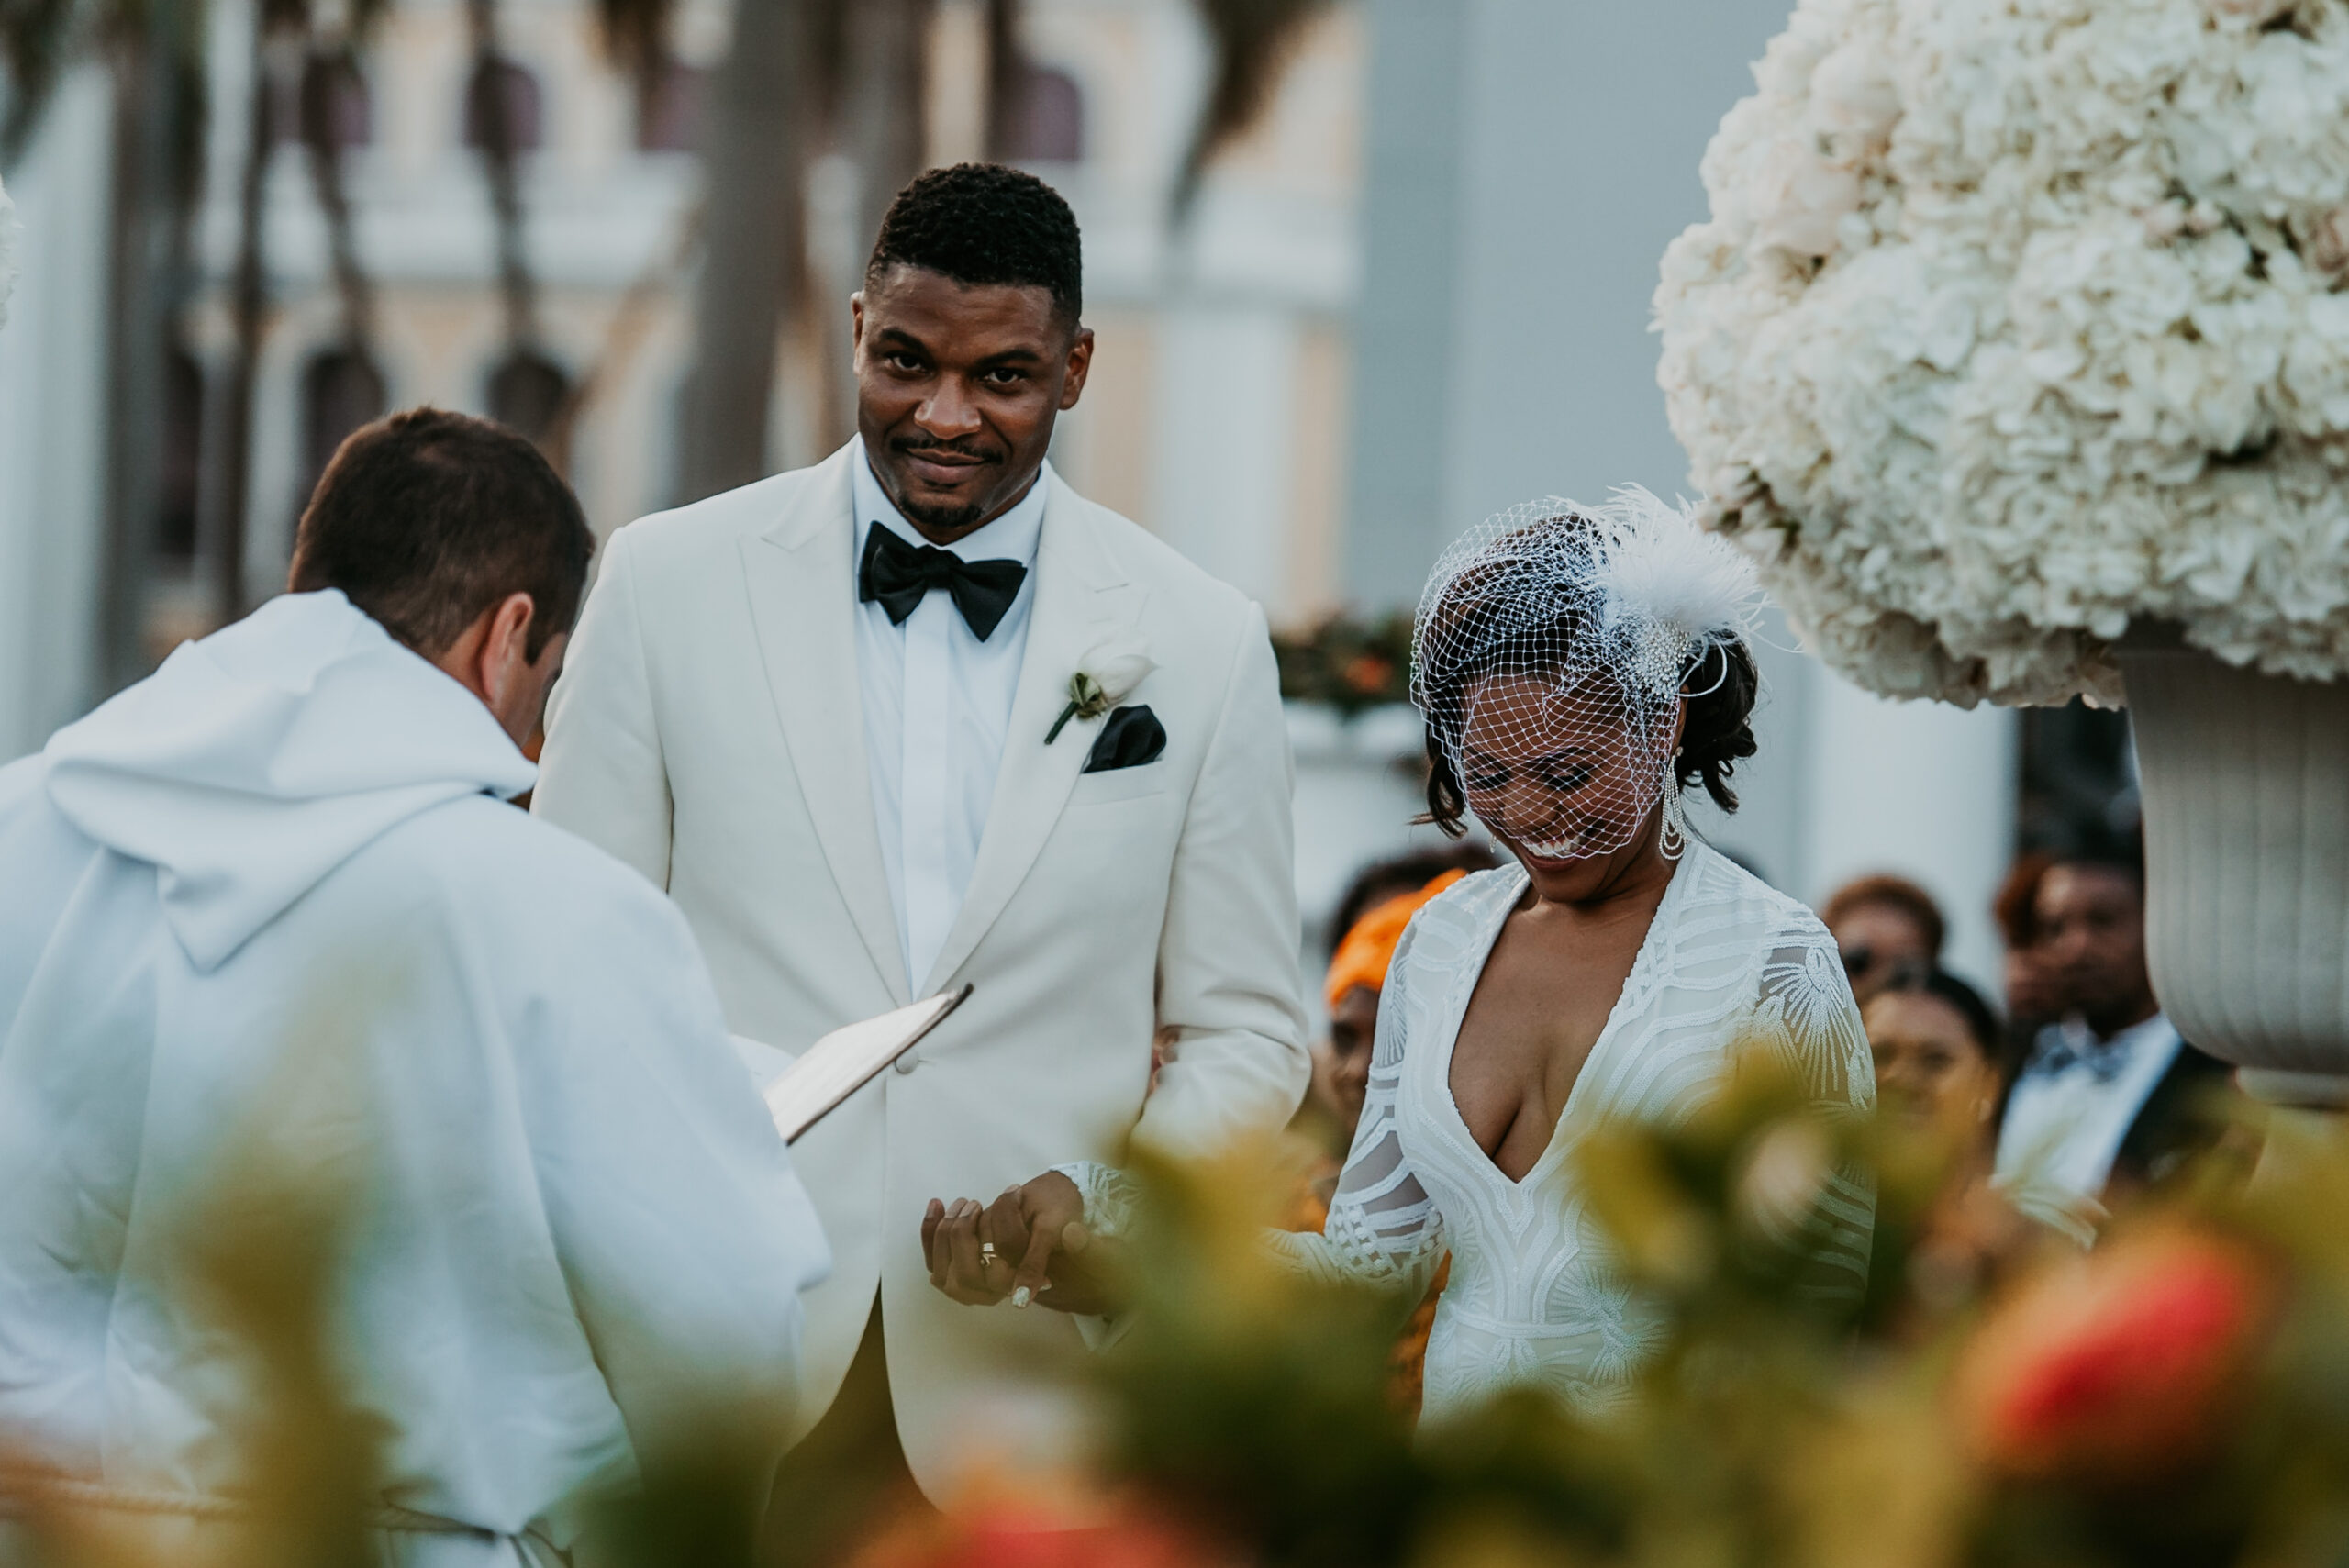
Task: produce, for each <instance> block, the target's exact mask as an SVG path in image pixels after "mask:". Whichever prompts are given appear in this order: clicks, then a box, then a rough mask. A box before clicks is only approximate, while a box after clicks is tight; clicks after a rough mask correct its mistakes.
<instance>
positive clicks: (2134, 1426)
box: [1952, 1228, 2275, 1482]
mask: <svg viewBox="0 0 2349 1568" xmlns="http://www.w3.org/2000/svg"><path fill="white" fill-rule="evenodd" d="M2274 1295H2275V1285H2274V1281H2273V1279H2272V1277H2271V1276H2270V1274H2269V1273H2268V1271H2267V1270H2266V1268H2265V1267H2263V1266H2262V1264H2261V1263H2260V1262H2259V1261H2258V1259H2257V1258H2255V1257H2254V1255H2253V1254H2252V1253H2251V1252H2250V1251H2248V1250H2247V1249H2245V1248H2243V1247H2241V1246H2239V1245H2237V1244H2235V1243H2233V1242H2231V1241H2228V1240H2224V1239H2222V1238H2220V1237H2217V1236H2212V1235H2210V1234H2207V1233H2203V1232H2199V1231H2192V1230H2187V1229H2175V1228H2172V1229H2161V1230H2154V1231H2145V1232H2141V1233H2138V1234H2136V1235H2133V1236H2123V1237H2119V1238H2116V1239H2114V1240H2111V1241H2110V1242H2108V1243H2107V1244H2106V1245H2105V1246H2103V1247H2102V1248H2100V1249H2099V1251H2096V1252H2094V1253H2091V1254H2090V1255H2088V1256H2087V1257H2086V1258H2083V1259H2080V1260H2078V1261H2077V1262H2073V1263H2069V1264H2067V1265H2065V1266H2064V1267H2062V1268H2057V1269H2051V1270H2048V1271H2046V1272H2044V1273H2040V1274H2039V1275H2037V1276H2036V1277H2034V1278H2033V1279H2032V1280H2031V1281H2029V1282H2028V1283H2027V1284H2024V1285H2023V1286H2022V1287H2021V1289H2020V1290H2019V1291H2018V1292H2017V1293H2016V1294H2015V1295H2013V1296H2010V1297H2009V1298H2008V1299H2007V1300H2006V1301H2005V1302H2004V1303H2003V1304H2002V1305H2000V1306H1999V1307H1997V1308H1995V1309H1994V1310H1993V1311H1992V1312H1991V1313H1990V1315H1989V1316H1988V1317H1987V1318H1986V1319H1985V1320H1984V1321H1983V1323H1982V1325H1981V1327H1980V1328H1979V1329H1976V1332H1975V1334H1974V1336H1973V1338H1972V1340H1970V1342H1969V1343H1968V1344H1967V1346H1966V1347H1965V1351H1964V1353H1963V1354H1962V1355H1961V1356H1960V1358H1959V1361H1958V1363H1957V1366H1956V1369H1955V1373H1954V1380H1953V1383H1952V1395H1953V1398H1954V1405H1955V1408H1956V1413H1957V1417H1958V1423H1959V1430H1960V1434H1961V1436H1962V1438H1963V1439H1964V1440H1965V1445H1966V1448H1967V1450H1968V1451H1969V1453H1970V1454H1971V1456H1972V1458H1973V1459H1974V1461H1975V1462H1976V1463H1977V1464H1979V1465H1980V1466H1981V1467H1982V1468H1983V1469H1985V1470H1987V1471H1988V1472H1990V1473H1993V1474H1997V1475H2002V1476H2006V1477H2009V1478H2013V1479H2018V1480H2055V1479H2063V1480H2076V1481H2102V1482H2123V1481H2138V1480H2149V1479H2154V1478H2157V1477H2159V1476H2162V1475H2165V1474H2169V1473H2175V1472H2176V1470H2177V1469H2178V1468H2180V1467H2181V1466H2183V1465H2185V1464H2186V1463H2188V1462H2190V1461H2192V1460H2194V1459H2195V1458H2198V1457H2199V1456H2200V1455H2201V1454H2203V1453H2205V1452H2207V1451H2209V1449H2210V1446H2211V1445H2212V1444H2213V1443H2214V1441H2215V1440H2217V1439H2218V1438H2219V1437H2220V1435H2221V1433H2222V1432H2223V1431H2224V1429H2225V1426H2226V1422H2225V1419H2224V1418H2225V1416H2226V1414H2227V1411H2228V1408H2229V1407H2230V1406H2231V1404H2232V1397H2233V1396H2234V1395H2235V1394H2236V1393H2237V1392H2238V1384H2239V1374H2240V1373H2242V1372H2243V1370H2244V1369H2245V1367H2246V1366H2247V1364H2248V1362H2250V1360H2251V1357H2252V1355H2253V1353H2254V1350H2255V1349H2256V1345H2257V1340H2258V1335H2259V1331H2260V1329H2262V1327H2263V1326H2264V1324H2265V1322H2266V1319H2267V1318H2268V1307H2269V1306H2270V1304H2271V1302H2272V1299H2273V1296H2274Z"/></svg>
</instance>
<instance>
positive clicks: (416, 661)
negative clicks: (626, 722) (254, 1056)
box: [43, 589, 538, 970]
mask: <svg viewBox="0 0 2349 1568" xmlns="http://www.w3.org/2000/svg"><path fill="white" fill-rule="evenodd" d="M43 756H44V758H45V759H46V761H47V763H48V787H49V795H50V800H51V801H52V802H53V803H54V804H55V806H56V807H57V809H58V811H59V812H60V813H61V814H62V815H63V816H64V817H65V818H66V819H67V820H68V821H70V822H72V824H73V826H74V827H75V828H79V829H80V830H81V831H82V832H83V833H84V834H86V835H88V836H89V837H90V838H92V839H94V840H96V841H97V842H99V843H100V844H103V845H105V846H106V848H107V849H110V850H113V851H117V853H119V854H122V855H126V856H128V857H129V858H130V859H132V860H136V861H142V862H148V863H150V864H151V865H153V866H154V867H155V870H156V888H157V891H158V893H159V894H160V895H161V899H162V910H163V918H164V920H165V922H166V923H167V924H168V925H169V926H170V928H171V930H172V933H173V936H174V937H176V938H177V939H178V940H179V942H180V945H181V946H182V947H183V948H184V950H185V951H186V952H187V955H188V959H189V961H190V962H193V963H194V964H195V967H196V968H197V969H198V970H210V969H212V968H214V967H216V966H217V965H218V964H219V963H220V962H222V961H224V960H225V959H227V958H228V956H229V955H230V954H232V953H234V952H235V951H237V950H238V949H239V947H242V946H243V945H244V943H245V941H246V940H247V939H248V938H250V937H251V936H252V935H253V933H254V932H256V931H258V930H260V929H262V927H263V926H266V925H268V924H269V922H270V921H272V920H273V919H275V918H276V917H278V916H279V915H280V914H282V913H284V910H285V909H286V907H287V906H290V905H292V904H293V903H294V901H295V899H297V898H300V897H301V896H302V895H304V894H305V893H307V892H308V891H309V890H310V889H311V888H312V887H314V886H316V885H317V883H318V882H319V880H320V879H322V878H323V877H325V876H326V875H327V874H328V873H329V872H331V871H333V870H334V869H335V868H336V867H337V866H339V865H340V864H341V863H342V862H344V861H345V860H348V859H349V858H350V857H351V855H352V854H353V853H354V852H356V851H358V850H359V849H361V848H362V846H364V845H365V844H367V843H368V842H369V841H370V840H373V839H374V838H375V837H377V836H378V835H379V834H382V833H384V832H385V831H387V830H388V829H390V828H394V827H396V826H397V825H398V824H400V823H401V822H404V821H406V819H407V818H409V817H414V816H417V814H419V813H421V812H425V811H429V810H430V809H432V808H433V807H434V806H440V805H442V804H444V803H445V802H448V801H451V800H454V799H458V798H460V797H462V796H464V795H480V794H484V793H486V794H492V795H497V796H499V797H500V798H504V799H511V798H512V797H513V796H515V795H519V794H521V793H522V792H523V791H524V790H527V789H529V787H530V785H531V783H532V782H533V780H534V779H535V778H536V777H537V773H538V770H537V769H536V768H535V767H533V766H532V765H531V763H530V762H529V759H528V758H527V757H525V756H523V755H522V753H521V751H520V750H519V748H518V747H517V746H516V745H515V744H514V742H513V740H511V739H510V738H509V737H508V736H507V733H506V731H505V730H504V729H503V728H500V727H499V725H498V723H497V720H496V719H495V718H494V717H491V715H490V712H489V709H488V708H487V707H485V706H483V704H482V703H481V701H480V699H479V698H477V697H475V696H474V695H473V694H472V693H471V692H469V691H467V690H466V689H465V688H464V687H463V686H461V685H459V684H457V683H456V682H455V681H454V680H452V679H451V678H450V677H449V676H448V675H446V674H444V673H441V672H440V670H439V669H437V668H435V667H434V666H433V665H432V664H430V663H429V662H426V661H425V660H424V659H422V658H420V657H418V656H417V654H415V653H413V652H411V651H408V650H407V649H406V648H404V647H402V646H401V645H400V644H399V643H397V642H395V641H394V640H393V639H392V637H391V636H390V634H389V633H387V632H385V631H384V628H382V627H381V626H380V625H378V624H377V623H376V622H375V621H374V620H373V619H372V618H371V617H368V616H367V615H366V614H364V613H363V612H362V611H361V610H359V609H358V608H356V607H355V606H352V605H351V601H350V600H348V599H346V598H344V597H343V596H342V595H341V593H340V592H339V591H337V590H334V589H328V590H325V591H323V592H320V593H315V594H287V595H283V596H282V597H279V598H276V599H273V600H272V601H270V602H269V603H268V604H266V605H264V606H262V607H261V608H260V609H258V610H256V611H254V612H253V613H252V614H251V615H250V616H248V617H245V618H244V619H243V620H241V621H239V622H237V623H236V624H235V625H234V626H230V627H228V628H224V629H222V630H220V631H217V632H216V633H214V634H213V635H212V636H210V637H207V638H206V639H203V640H202V641H200V642H190V643H185V644H183V645H182V646H181V647H180V648H179V649H178V650H177V651H174V652H173V654H172V656H171V657H170V658H169V659H166V660H165V661H164V662H163V665H162V668H161V669H159V670H157V671H156V672H155V673H154V674H152V675H150V676H149V677H148V678H147V679H146V680H144V681H141V682H139V684H137V685H135V686H132V687H130V688H129V689H128V690H127V691H125V692H123V693H122V694H121V695H119V696H117V697H116V698H114V699H113V700H112V701H111V702H108V703H106V705H105V706H102V707H100V708H98V709H97V710H96V711H95V712H94V713H92V714H91V715H90V716H89V717H86V718H83V719H82V720H81V721H80V722H78V723H75V724H72V725H69V726H67V727H66V728H63V729H61V730H59V731H58V732H57V734H56V735H55V736H54V737H53V738H52V739H51V740H50V743H49V745H48V747H47V749H46V750H45V751H44V752H43Z"/></svg>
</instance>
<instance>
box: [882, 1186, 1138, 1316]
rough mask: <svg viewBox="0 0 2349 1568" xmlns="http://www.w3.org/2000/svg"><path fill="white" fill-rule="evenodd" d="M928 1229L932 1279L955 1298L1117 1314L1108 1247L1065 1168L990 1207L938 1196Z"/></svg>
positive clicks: (926, 1219)
mask: <svg viewBox="0 0 2349 1568" xmlns="http://www.w3.org/2000/svg"><path fill="white" fill-rule="evenodd" d="M921 1231H922V1237H921V1239H922V1251H923V1253H924V1254H925V1256H926V1257H927V1258H928V1260H929V1262H930V1284H933V1285H935V1286H937V1287H938V1289H939V1290H941V1292H943V1293H944V1294H945V1295H946V1296H949V1297H951V1298H952V1299H953V1300H956V1301H960V1302H965V1303H968V1304H970V1305H973V1306H992V1305H993V1304H995V1303H996V1302H998V1301H1002V1300H1004V1299H1005V1298H1007V1297H1008V1298H1009V1299H1010V1301H1011V1304H1012V1305H1013V1306H1014V1307H1026V1306H1028V1305H1029V1304H1030V1303H1031V1302H1035V1303H1040V1304H1041V1305H1043V1306H1045V1307H1052V1308H1053V1309H1054V1310H1056V1311H1060V1312H1077V1313H1087V1314H1097V1313H1107V1312H1111V1311H1114V1310H1116V1307H1117V1302H1116V1299H1115V1297H1114V1296H1113V1295H1112V1293H1111V1290H1110V1288H1109V1283H1108V1280H1107V1279H1106V1278H1105V1277H1104V1275H1105V1273H1106V1272H1107V1271H1105V1270H1104V1269H1102V1268H1101V1267H1100V1266H1099V1265H1100V1264H1101V1262H1103V1261H1104V1260H1103V1258H1102V1252H1103V1247H1102V1245H1101V1243H1099V1242H1098V1241H1097V1240H1095V1238H1094V1237H1093V1236H1092V1234H1091V1233H1090V1232H1089V1231H1088V1230H1086V1229H1085V1198H1084V1195H1083V1194H1081V1193H1079V1192H1078V1191H1077V1188H1076V1184H1075V1183H1074V1182H1072V1181H1070V1180H1069V1179H1068V1178H1067V1177H1066V1176H1064V1175H1062V1174H1061V1173H1059V1172H1057V1171H1048V1172H1046V1173H1044V1174H1042V1175H1041V1176H1038V1177H1037V1178H1036V1179H1035V1180H1033V1181H1031V1182H1028V1183H1025V1184H1021V1185H1019V1186H1016V1187H1009V1188H1007V1189H1005V1191H1004V1193H1003V1195H1002V1196H1000V1197H998V1198H996V1200H995V1202H994V1203H992V1204H990V1205H986V1206H985V1207H982V1206H981V1205H979V1204H978V1203H977V1202H976V1201H975V1200H974V1199H970V1198H958V1199H956V1200H955V1201H954V1202H953V1203H952V1204H951V1205H949V1204H942V1203H941V1202H939V1201H938V1200H937V1199H936V1198H932V1199H931V1200H930V1210H929V1213H928V1214H927V1215H926V1216H924V1218H923V1219H922V1227H921Z"/></svg>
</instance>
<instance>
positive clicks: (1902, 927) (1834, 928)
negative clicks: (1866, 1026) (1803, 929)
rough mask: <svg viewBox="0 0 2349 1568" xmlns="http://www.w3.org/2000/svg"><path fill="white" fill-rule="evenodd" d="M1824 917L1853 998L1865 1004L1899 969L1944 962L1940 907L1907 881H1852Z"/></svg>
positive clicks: (1822, 910)
mask: <svg viewBox="0 0 2349 1568" xmlns="http://www.w3.org/2000/svg"><path fill="white" fill-rule="evenodd" d="M1819 917H1820V920H1821V921H1823V922H1825V924H1826V927H1827V930H1828V933H1829V934H1830V935H1831V936H1832V937H1833V938H1834V939H1835V946H1836V948H1837V949H1838V950H1839V951H1841V952H1842V955H1843V973H1845V974H1846V975H1847V976H1849V977H1850V979H1851V982H1852V995H1854V996H1855V997H1857V998H1858V999H1859V1000H1861V1001H1862V1002H1865V1001H1866V1000H1867V999H1868V996H1869V995H1870V994H1871V993H1872V992H1874V991H1875V990H1876V987H1878V986H1880V985H1882V984H1884V983H1885V981H1886V980H1887V978H1888V977H1889V976H1890V975H1891V974H1892V973H1893V972H1894V971H1895V970H1897V969H1900V968H1904V967H1905V968H1912V969H1932V968H1933V967H1934V966H1935V965H1937V964H1939V963H1940V962H1941V958H1942V939H1943V931H1944V926H1943V920H1942V911H1941V906H1939V905H1937V904H1935V903H1934V902H1933V898H1932V894H1930V893H1927V892H1926V891H1925V890H1924V889H1923V888H1921V887H1920V886H1918V885H1917V884H1915V883H1913V882H1910V881H1909V880H1908V879H1907V878H1906V877H1898V876H1864V877H1861V878H1859V879H1858V880H1857V881H1855V882H1847V883H1845V884H1843V885H1842V886H1841V887H1839V888H1837V889H1836V890H1835V891H1834V893H1833V894H1832V895H1830V897H1829V898H1828V900H1827V902H1826V903H1825V904H1823V905H1821V906H1820V910H1819Z"/></svg>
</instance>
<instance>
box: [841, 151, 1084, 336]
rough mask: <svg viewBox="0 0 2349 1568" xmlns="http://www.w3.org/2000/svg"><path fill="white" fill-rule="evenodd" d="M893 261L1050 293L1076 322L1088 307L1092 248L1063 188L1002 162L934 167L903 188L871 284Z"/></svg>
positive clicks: (878, 248)
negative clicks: (1087, 254)
mask: <svg viewBox="0 0 2349 1568" xmlns="http://www.w3.org/2000/svg"><path fill="white" fill-rule="evenodd" d="M891 267H920V268H922V269H924V270H925V271H928V272H939V273H942V274H943V275H945V276H947V277H950V278H952V279H953V280H954V281H955V282H956V283H958V284H1012V285H1013V286H1015V287H1019V288H1041V289H1045V290H1048V291H1050V293H1051V294H1052V309H1053V312H1054V314H1056V315H1057V316H1059V317H1061V318H1062V319H1063V321H1065V322H1066V323H1067V324H1068V325H1069V326H1070V327H1074V326H1075V325H1076V321H1077V317H1079V316H1080V315H1081V314H1082V313H1083V311H1084V309H1085V248H1084V242H1083V240H1082V239H1080V237H1079V236H1078V233H1077V228H1076V215H1075V214H1074V213H1073V212H1071V211H1069V209H1068V203H1067V202H1065V201H1063V200H1062V199H1061V194H1060V193H1059V192H1058V191H1056V190H1054V189H1052V186H1050V185H1048V184H1046V183H1044V182H1043V181H1041V180H1039V179H1038V178H1036V176H1035V175H1033V174H1030V173H1028V172H1025V171H1023V170H1019V169H1010V168H1006V167H1005V166H1004V165H1003V164H1000V163H957V164H955V165H954V166H953V167H952V168H949V169H932V170H931V171H930V172H928V173H927V174H923V175H921V176H920V177H919V178H918V179H916V180H915V181H914V182H913V183H911V184H909V185H907V187H906V188H905V189H904V190H902V191H899V192H898V193H897V196H896V200H895V201H893V202H891V203H890V204H889V210H888V213H887V214H886V215H885V217H883V218H882V219H881V233H880V236H879V238H877V239H874V242H873V256H872V259H871V260H870V261H866V262H865V264H864V278H865V281H866V282H867V283H872V282H874V281H875V280H876V279H878V278H879V277H880V276H881V274H882V273H884V272H887V271H888V270H889V269H890V268H891Z"/></svg>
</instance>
